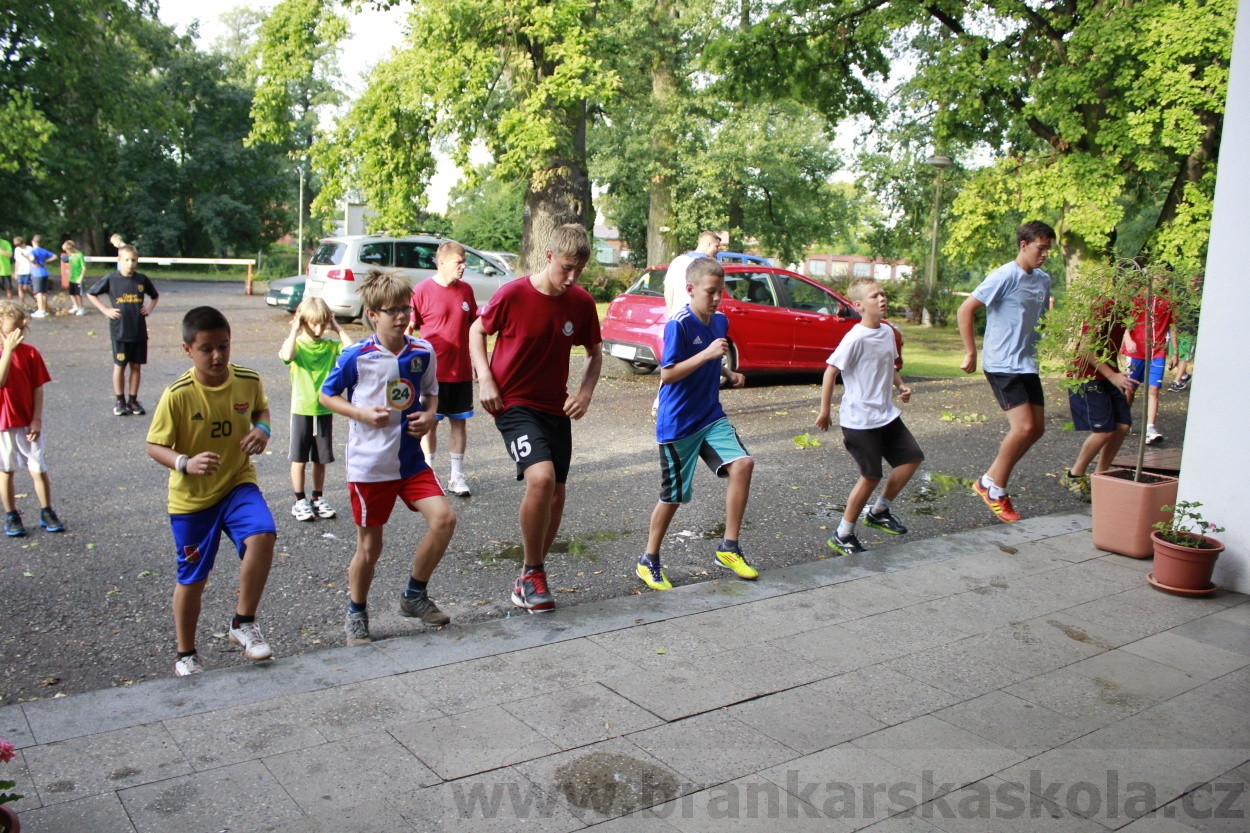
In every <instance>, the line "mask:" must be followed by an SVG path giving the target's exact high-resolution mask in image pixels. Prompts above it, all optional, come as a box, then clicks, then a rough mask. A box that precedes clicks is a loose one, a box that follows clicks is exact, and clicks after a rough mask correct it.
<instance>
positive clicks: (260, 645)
mask: <svg viewBox="0 0 1250 833" xmlns="http://www.w3.org/2000/svg"><path fill="white" fill-rule="evenodd" d="M230 641H231V642H233V643H234V644H235V645H238V646H239V647H240V648H242V649H243V656H245V657H247V658H248V659H250V660H262V659H273V649H271V648H270V647H269V643H268V642H266V641H265V637H263V636H261V635H260V626H259V625H257V624H256V623H255V622H244V623H243V624H241V625H239V626H238V627H237V628H233V627H232V628H230Z"/></svg>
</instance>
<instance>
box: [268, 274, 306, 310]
mask: <svg viewBox="0 0 1250 833" xmlns="http://www.w3.org/2000/svg"><path fill="white" fill-rule="evenodd" d="M307 280H308V277H307V276H306V275H296V276H295V277H293V278H283V279H282V280H279V281H270V282H269V291H268V292H266V293H265V303H266V304H268V305H269V306H271V307H278V308H280V309H284V310H286V311H287V312H295V308H296V307H298V306H299V302H300V301H302V300H304V282H305V281H307Z"/></svg>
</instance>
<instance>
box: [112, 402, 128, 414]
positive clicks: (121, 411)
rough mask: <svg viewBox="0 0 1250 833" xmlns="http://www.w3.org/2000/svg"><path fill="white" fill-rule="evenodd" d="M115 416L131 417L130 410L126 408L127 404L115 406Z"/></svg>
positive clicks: (121, 403) (122, 403) (120, 403)
mask: <svg viewBox="0 0 1250 833" xmlns="http://www.w3.org/2000/svg"><path fill="white" fill-rule="evenodd" d="M113 416H130V409H129V408H128V407H126V403H125V402H118V403H116V404H115V405H113Z"/></svg>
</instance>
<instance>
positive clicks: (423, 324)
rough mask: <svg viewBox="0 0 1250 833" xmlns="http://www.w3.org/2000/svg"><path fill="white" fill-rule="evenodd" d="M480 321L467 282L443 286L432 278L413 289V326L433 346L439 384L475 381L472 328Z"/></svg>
mask: <svg viewBox="0 0 1250 833" xmlns="http://www.w3.org/2000/svg"><path fill="white" fill-rule="evenodd" d="M476 320H477V301H475V300H473V287H471V286H469V285H468V284H467V283H465V282H464V281H456V282H455V283H453V284H452V285H451V286H442V285H440V284H439V282H438V281H436V280H434V278H433V277H429V278H426V279H425V280H423V281H421V282H420V283H419V284H417V285H416V286H415V287H413V290H412V323H413V324H414V325H416V327H417V329H419V330H420V331H421V337H422V338H423V339H425V340H426V341H428V342H429V343H430V344H432V345H434V355H435V356H437V357H438V362H437V363H436V373H437V375H438V381H440V382H472V381H473V365H472V364H471V363H470V361H469V327H471V326H473V322H474V321H476Z"/></svg>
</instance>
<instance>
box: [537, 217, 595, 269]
mask: <svg viewBox="0 0 1250 833" xmlns="http://www.w3.org/2000/svg"><path fill="white" fill-rule="evenodd" d="M547 248H548V249H550V250H551V253H552V254H553V255H555V256H556V257H560V256H564V257H571V258H574V259H575V260H580V261H582V262H589V261H590V235H589V234H587V233H586V227H585V226H583V225H581V224H580V223H565V224H564V225H562V226H559V227H558V228H556V230H555V231H553V232H552V233H551V242H550V243H549V244H547Z"/></svg>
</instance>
